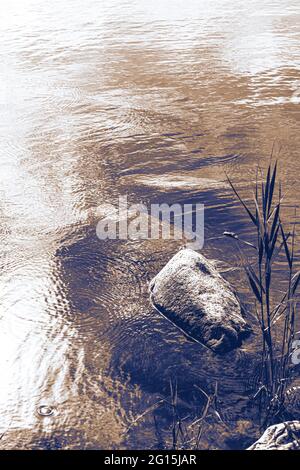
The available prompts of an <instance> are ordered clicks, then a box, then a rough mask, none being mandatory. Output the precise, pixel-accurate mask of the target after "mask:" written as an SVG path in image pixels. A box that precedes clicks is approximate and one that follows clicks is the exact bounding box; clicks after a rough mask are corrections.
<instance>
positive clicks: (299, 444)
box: [247, 421, 300, 450]
mask: <svg viewBox="0 0 300 470" xmlns="http://www.w3.org/2000/svg"><path fill="white" fill-rule="evenodd" d="M247 450H300V421H286V422H285V423H280V424H274V425H273V426H270V427H268V428H267V429H266V431H265V432H264V433H263V435H262V436H261V438H260V439H258V441H256V442H255V443H254V444H252V446H251V447H248V449H247Z"/></svg>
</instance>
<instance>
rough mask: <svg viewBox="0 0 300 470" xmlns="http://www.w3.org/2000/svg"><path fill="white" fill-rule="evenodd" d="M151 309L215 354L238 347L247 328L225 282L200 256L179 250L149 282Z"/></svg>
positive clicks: (248, 328) (234, 296) (233, 296)
mask: <svg viewBox="0 0 300 470" xmlns="http://www.w3.org/2000/svg"><path fill="white" fill-rule="evenodd" d="M150 293H151V294H150V296H151V301H152V303H153V305H154V306H155V308H156V309H157V310H158V311H159V312H160V313H161V314H163V315H164V316H165V317H167V318H168V319H169V320H171V321H172V322H173V323H174V324H175V325H176V326H178V327H179V328H181V329H182V330H183V332H184V333H186V334H187V335H189V336H190V337H192V338H193V339H195V340H197V341H199V342H200V343H202V344H204V345H206V346H208V347H209V348H210V349H212V350H213V351H215V352H216V353H225V352H227V351H230V350H232V349H234V348H236V347H239V346H240V345H241V343H242V340H243V339H245V338H246V337H247V336H249V333H250V332H251V329H250V327H249V326H248V325H247V323H246V321H245V320H244V318H243V317H242V309H241V305H240V303H239V301H238V299H237V297H236V295H235V294H234V293H233V292H232V290H231V288H230V286H229V284H228V282H227V281H225V280H224V279H223V277H222V276H221V275H220V274H219V273H218V271H217V270H216V268H215V267H214V266H213V265H212V263H211V262H209V261H208V260H207V259H206V258H205V257H204V256H202V255H200V254H199V253H197V252H195V251H194V250H191V249H182V250H180V251H179V252H178V253H177V254H176V255H175V256H173V258H172V259H171V260H170V261H169V262H168V263H167V264H166V266H165V267H164V268H163V269H162V270H161V271H160V272H159V273H158V274H157V275H156V276H155V278H154V279H153V280H152V281H151V283H150Z"/></svg>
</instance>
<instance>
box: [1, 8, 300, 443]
mask: <svg viewBox="0 0 300 470" xmlns="http://www.w3.org/2000/svg"><path fill="white" fill-rule="evenodd" d="M299 15H300V8H299V3H298V1H296V0H286V1H284V2H283V1H274V0H272V1H268V0H263V1H256V0H252V1H250V2H244V1H232V0H228V1H226V0H223V1H221V0H218V1H204V0H203V1H196V0H195V1H193V0H185V1H182V0H180V1H179V0H178V1H176V2H175V1H172V2H169V1H167V0H160V1H158V0H157V1H156V0H154V1H152V2H150V3H149V2H147V1H141V0H139V1H130V2H129V1H128V2H127V1H125V0H118V1H117V0H110V1H106V0H101V1H96V0H87V1H86V2H81V1H79V0H78V1H77V0H75V1H74V0H73V1H69V0H65V1H64V2H61V1H56V0H55V1H53V2H51V4H49V3H47V2H45V1H42V0H26V1H25V0H24V1H21V0H11V1H10V2H6V1H2V2H1V4H0V29H1V45H0V55H1V57H0V59H1V60H0V64H1V65H0V104H1V114H0V134H1V146H0V166H1V168H0V185H1V186H0V195H1V199H0V204H1V205H0V237H1V244H0V256H1V271H0V272H1V276H0V285H1V287H0V292H1V294H0V303H1V314H0V315H1V316H0V348H1V354H0V370H1V385H0V431H1V433H4V435H3V437H2V439H1V441H0V443H1V446H2V448H137V447H159V446H162V445H163V441H164V440H165V441H168V431H167V430H168V427H169V425H170V423H171V417H170V415H171V413H170V410H168V409H167V407H164V408H163V409H162V408H161V407H158V408H157V409H156V411H155V413H156V421H157V422H158V423H159V424H158V426H159V430H160V432H158V431H157V429H155V425H154V421H153V413H147V414H146V415H145V416H144V417H143V418H141V419H138V420H136V419H137V417H138V416H140V415H141V414H143V413H144V412H145V410H147V409H148V408H149V407H151V405H153V404H154V403H156V402H157V401H158V400H160V399H162V398H166V397H168V396H169V393H170V390H169V383H170V377H172V379H173V380H177V382H178V387H179V392H180V396H181V397H182V410H183V413H185V414H186V415H188V416H190V417H193V416H194V415H197V413H199V410H200V408H201V403H202V401H201V400H202V398H201V397H199V393H198V392H197V389H196V388H195V385H198V386H201V387H203V388H205V389H206V390H210V389H211V388H212V387H213V385H214V383H215V382H216V381H217V382H218V383H219V401H220V409H221V410H222V413H223V417H224V420H225V421H226V423H227V428H224V427H223V428H222V426H221V425H219V427H218V426H217V425H216V424H214V425H213V427H214V431H208V432H207V435H206V436H205V437H204V438H203V443H202V446H203V447H206V446H208V445H209V446H210V447H213V448H230V447H234V446H237V445H238V444H237V442H238V439H239V435H236V434H235V435H234V438H233V437H232V435H233V429H234V430H235V431H236V429H238V428H239V429H240V428H241V429H244V428H245V427H247V425H246V424H245V423H246V421H247V420H248V419H249V416H252V415H253V410H251V409H250V408H249V406H248V395H249V393H250V392H249V390H251V381H252V379H251V377H252V375H251V374H252V372H251V373H249V368H250V366H249V364H250V363H251V361H250V360H249V359H251V358H252V354H253V350H254V349H256V348H257V344H256V342H255V341H254V342H252V343H250V344H247V345H246V346H245V348H243V349H242V350H241V351H237V352H235V353H232V354H229V355H227V356H226V357H225V358H222V359H220V358H217V357H214V356H213V355H212V354H210V353H207V352H205V351H204V350H201V349H200V348H199V346H197V345H195V344H193V343H190V342H189V341H187V340H186V339H185V338H184V337H182V335H181V334H180V333H179V332H178V331H177V330H176V329H175V328H174V327H173V326H172V325H171V324H169V323H168V322H167V321H165V320H164V319H163V318H161V317H160V316H159V315H158V314H157V313H156V312H154V311H153V309H152V308H151V306H150V305H149V301H148V294H147V284H148V281H149V280H150V279H151V278H152V277H153V275H154V274H155V273H156V272H157V271H158V270H159V269H160V268H161V267H162V266H163V265H164V263H165V262H166V261H167V260H168V259H169V258H170V257H171V256H172V254H173V253H174V252H175V251H176V250H177V248H178V246H180V243H178V242H170V241H165V242H163V241H151V242H150V241H148V242H147V241H144V242H139V241H128V242H120V241H114V242H113V241H111V242H107V241H106V242H100V241H99V240H98V239H97V238H96V236H95V226H96V223H97V216H96V213H97V207H98V206H100V205H101V204H104V203H114V202H116V201H117V198H118V196H119V195H120V194H121V195H123V194H127V195H128V198H129V200H130V201H132V202H140V201H143V202H181V203H185V202H191V201H194V202H203V203H205V206H206V213H205V216H206V226H205V228H206V238H207V239H208V238H211V237H217V236H219V235H221V234H222V232H223V231H224V230H234V231H236V230H237V231H239V233H243V235H244V237H247V236H250V234H249V233H248V232H249V227H248V225H247V224H246V220H245V218H244V214H243V213H242V212H241V210H240V208H239V207H238V205H237V204H236V201H235V200H234V199H233V197H232V195H231V193H230V191H229V190H228V188H227V187H226V185H225V184H224V179H225V177H224V175H225V170H226V171H229V172H230V173H231V174H232V176H233V177H234V179H235V181H236V182H237V184H238V185H239V187H240V189H241V190H242V188H244V187H247V186H248V185H249V182H250V181H251V180H252V179H253V167H254V164H255V162H256V161H257V159H260V161H261V163H262V165H264V162H265V160H266V158H267V157H268V156H269V154H270V152H271V148H272V144H273V142H274V141H275V142H276V146H277V147H276V148H278V147H279V146H281V147H282V150H281V158H280V166H281V175H282V179H283V183H284V184H285V185H286V186H287V187H288V189H289V193H288V195H287V199H286V206H287V212H289V207H290V206H292V205H298V204H299V194H298V191H297V187H298V178H299V174H300V172H299V170H300V160H299V143H300V142H299V140H300V138H299V103H300V73H299V67H300V54H299V39H300V38H299V36H300V31H299ZM178 181H179V183H178ZM174 182H175V183H174ZM198 183H199V184H198ZM197 184H198V186H197ZM204 253H205V254H206V255H207V256H209V257H212V258H215V259H218V260H221V261H222V266H223V267H225V268H226V267H228V266H232V264H235V262H236V264H238V262H237V261H236V260H235V258H234V255H235V251H234V246H232V245H231V244H230V243H228V241H227V240H225V242H224V241H222V240H215V241H211V242H207V243H206V245H205V248H204ZM280 274H283V273H279V275H280ZM229 278H230V280H231V281H232V282H233V283H234V284H235V285H236V287H237V289H238V291H239V292H240V293H241V294H242V297H243V299H244V300H247V295H246V288H245V283H244V282H241V281H240V279H239V278H240V274H239V271H237V272H236V273H232V274H231V275H230V276H229ZM43 405H47V406H51V407H53V413H52V414H51V416H48V417H45V416H41V415H40V413H39V409H40V408H39V407H40V406H43ZM228 429H229V430H230V432H229V431H228ZM256 431H257V430H256V428H255V429H251V430H250V435H251V436H254V434H255V432H256ZM220 433H221V434H220ZM161 434H162V435H161ZM241 434H243V433H242V432H241ZM240 445H242V444H240Z"/></svg>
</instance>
